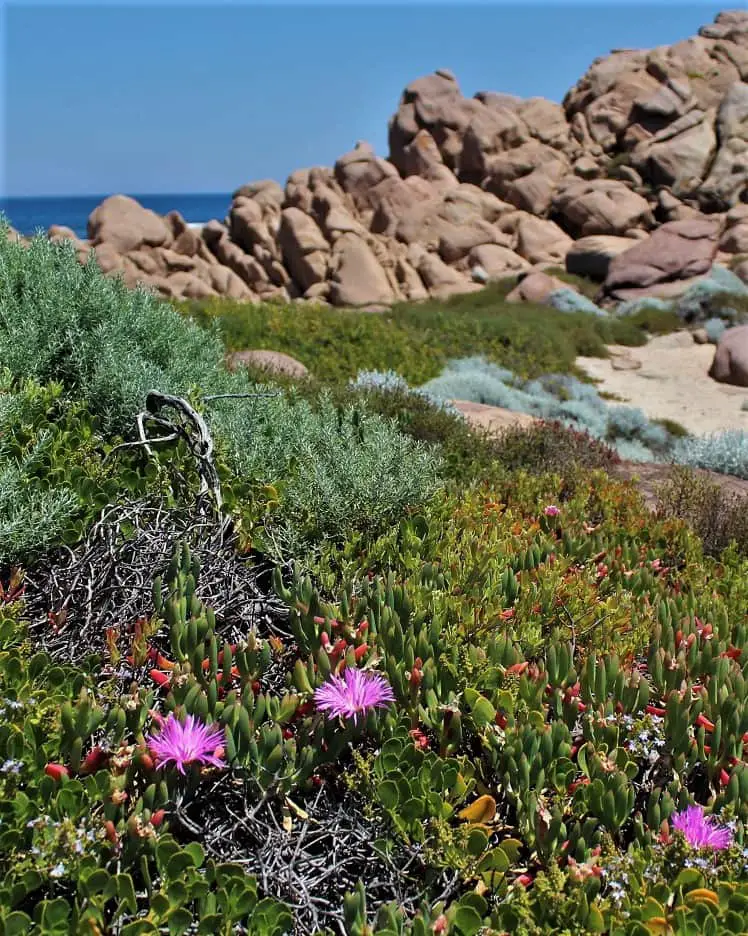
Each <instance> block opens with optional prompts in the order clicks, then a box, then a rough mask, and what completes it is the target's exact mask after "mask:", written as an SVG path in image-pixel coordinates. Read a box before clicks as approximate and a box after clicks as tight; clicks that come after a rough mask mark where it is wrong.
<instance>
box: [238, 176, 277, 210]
mask: <svg viewBox="0 0 748 936" xmlns="http://www.w3.org/2000/svg"><path fill="white" fill-rule="evenodd" d="M231 197H232V199H236V198H239V197H244V198H251V199H252V200H253V201H255V202H256V203H257V204H258V205H259V206H260V208H262V209H263V210H264V211H265V212H270V213H276V214H277V213H278V212H280V209H281V208H282V207H283V200H284V199H285V197H286V196H285V192H284V191H283V188H282V186H280V185H279V184H278V183H277V182H276V181H275V179H259V180H258V181H257V182H249V183H248V184H247V185H242V186H241V187H240V188H238V189H237V190H236V191H235V192H234V193H233V195H232V196H231Z"/></svg>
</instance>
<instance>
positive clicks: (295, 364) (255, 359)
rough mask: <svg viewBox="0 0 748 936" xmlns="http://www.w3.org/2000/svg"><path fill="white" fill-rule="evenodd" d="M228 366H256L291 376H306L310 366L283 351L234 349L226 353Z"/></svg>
mask: <svg viewBox="0 0 748 936" xmlns="http://www.w3.org/2000/svg"><path fill="white" fill-rule="evenodd" d="M226 366H227V367H228V369H229V370H230V371H235V370H237V369H238V368H240V367H247V366H254V367H259V368H261V369H262V370H267V371H269V372H270V373H275V374H285V375H287V376H289V377H298V378H302V377H306V376H308V374H309V370H308V368H307V367H306V366H305V365H304V364H302V363H301V361H297V360H296V358H295V357H291V355H290V354H285V353H284V352H283V351H265V350H257V351H233V352H231V353H230V354H227V355H226Z"/></svg>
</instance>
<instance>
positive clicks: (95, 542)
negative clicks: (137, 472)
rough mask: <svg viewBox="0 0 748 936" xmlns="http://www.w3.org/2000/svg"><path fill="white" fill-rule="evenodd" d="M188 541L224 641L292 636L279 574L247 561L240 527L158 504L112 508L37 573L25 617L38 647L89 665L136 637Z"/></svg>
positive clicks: (29, 583)
mask: <svg viewBox="0 0 748 936" xmlns="http://www.w3.org/2000/svg"><path fill="white" fill-rule="evenodd" d="M180 542H187V543H189V545H190V547H191V549H192V551H193V554H194V555H195V556H196V558H197V559H198V561H199V562H200V568H201V572H200V579H199V582H198V587H197V594H198V596H199V597H200V598H201V599H202V600H203V601H204V602H205V603H206V604H208V605H209V606H210V607H211V608H213V610H214V611H215V613H216V618H217V620H218V622H219V632H220V635H221V636H222V637H225V638H226V639H229V640H231V641H237V640H240V639H242V638H245V637H246V636H247V633H248V632H249V631H250V630H252V631H254V632H256V633H266V634H277V635H278V636H280V637H284V636H285V637H287V636H289V634H288V631H287V630H286V626H285V624H286V621H287V618H288V609H287V608H286V606H285V605H284V604H283V602H282V601H281V600H280V599H279V598H277V597H276V596H275V595H274V594H273V591H272V585H271V573H272V566H271V565H270V564H269V563H268V562H265V561H264V560H262V559H261V558H260V557H258V556H256V555H242V554H240V553H238V552H237V536H236V534H235V532H234V530H233V527H232V524H231V522H230V521H229V520H227V519H226V518H225V517H222V516H220V515H219V514H218V513H216V511H215V510H214V509H213V506H212V505H211V504H210V503H208V502H207V499H206V498H199V499H198V500H197V502H196V503H195V504H194V505H193V506H191V507H190V508H171V507H169V508H167V507H164V506H163V504H161V503H159V502H158V501H155V500H138V501H132V502H130V503H122V504H117V505H113V506H111V507H108V508H106V509H105V510H103V511H102V513H101V516H100V518H99V520H98V522H97V523H96V524H95V525H94V526H93V527H92V529H91V530H90V531H89V533H88V535H87V536H86V538H85V539H84V540H83V542H81V543H80V544H79V545H78V546H76V547H75V548H74V549H70V548H67V547H66V548H65V549H63V550H60V551H59V552H58V553H57V554H55V555H48V556H46V557H45V559H44V560H43V561H42V562H40V563H38V564H37V565H36V566H34V567H32V568H31V569H29V570H28V571H27V573H26V576H25V585H26V595H25V599H26V600H25V610H24V617H25V618H26V620H27V621H28V623H29V631H30V635H31V636H32V639H33V640H34V642H35V643H37V644H38V645H39V646H40V647H42V648H43V649H45V650H47V651H48V652H49V653H50V654H51V655H52V656H53V657H55V658H56V659H59V660H61V661H62V660H65V661H67V662H80V661H82V660H84V659H85V657H86V656H87V655H88V654H91V653H98V652H102V651H104V650H105V648H106V631H107V628H115V629H116V630H117V631H119V632H120V633H121V634H122V635H123V637H126V635H127V634H128V633H132V627H133V625H134V622H135V621H136V620H138V618H141V617H144V616H145V617H150V616H151V615H152V614H153V611H154V608H153V601H152V588H151V586H152V582H153V579H154V577H155V576H156V575H160V574H162V573H163V572H164V571H165V569H166V567H167V566H168V564H169V560H170V559H171V557H172V555H173V552H174V548H175V546H176V545H177V544H178V543H180Z"/></svg>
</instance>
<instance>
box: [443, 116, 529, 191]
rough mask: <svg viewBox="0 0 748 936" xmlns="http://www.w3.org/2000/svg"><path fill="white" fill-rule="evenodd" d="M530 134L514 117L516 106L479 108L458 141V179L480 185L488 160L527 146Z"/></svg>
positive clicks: (486, 171) (524, 125)
mask: <svg viewBox="0 0 748 936" xmlns="http://www.w3.org/2000/svg"><path fill="white" fill-rule="evenodd" d="M530 139H531V136H530V131H529V129H528V127H527V125H526V124H525V122H524V121H523V120H522V118H521V117H520V116H519V114H518V113H517V109H516V103H515V104H514V105H513V106H507V105H506V104H505V103H503V102H500V103H496V104H495V105H493V106H488V107H482V108H480V109H479V110H477V112H476V113H475V114H474V115H473V117H472V119H471V120H470V123H469V124H468V126H467V128H466V130H465V135H464V137H463V141H462V151H461V153H460V162H459V175H460V178H463V179H476V180H477V181H479V182H480V181H482V180H483V179H485V178H486V176H487V175H488V169H489V165H490V163H491V160H492V159H493V158H494V157H496V156H497V155H498V154H500V153H505V152H508V151H510V150H512V149H514V148H515V147H517V146H522V144H524V143H528V142H529V141H530Z"/></svg>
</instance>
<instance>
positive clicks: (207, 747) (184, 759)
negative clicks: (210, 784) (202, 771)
mask: <svg viewBox="0 0 748 936" xmlns="http://www.w3.org/2000/svg"><path fill="white" fill-rule="evenodd" d="M147 741H148V745H149V747H150V749H151V752H152V753H153V755H154V757H155V758H156V766H157V767H165V766H166V765H167V764H169V763H173V764H174V766H175V767H176V768H177V770H178V771H179V772H180V773H181V774H183V773H184V772H185V770H184V768H185V767H186V766H188V765H189V764H200V765H211V766H213V767H225V766H226V762H225V761H224V760H222V759H221V758H222V756H223V746H224V744H225V743H226V735H225V733H224V730H223V728H219V727H218V726H216V725H211V726H208V725H205V724H204V723H203V722H201V721H199V720H198V719H197V718H195V716H194V715H187V717H186V718H185V720H184V722H180V721H179V719H178V718H176V717H175V715H174V713H172V714H171V715H169V717H168V718H167V719H166V721H164V722H162V725H161V731H160V732H159V733H158V734H152V735H150V736H149V737H148V739H147Z"/></svg>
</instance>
